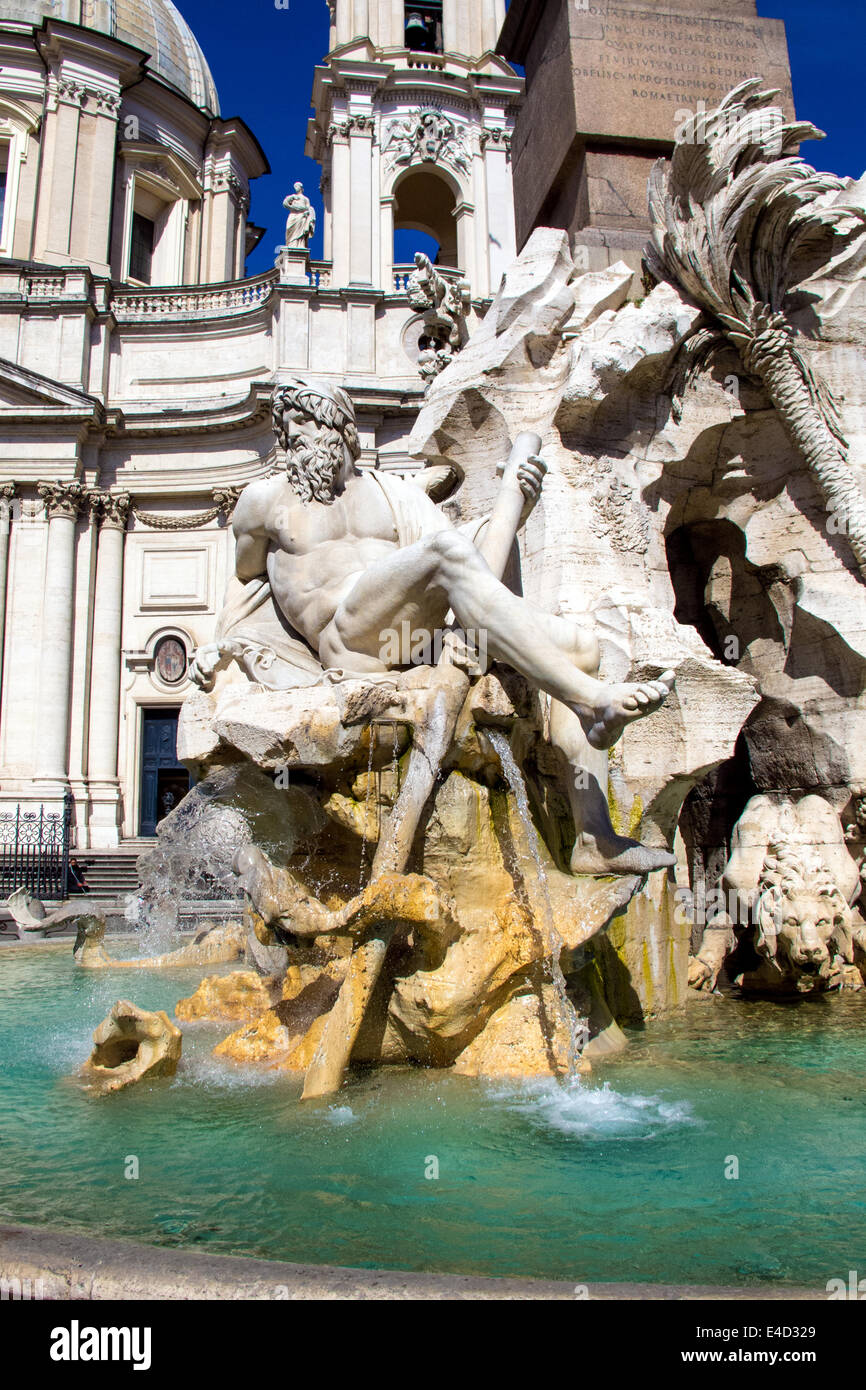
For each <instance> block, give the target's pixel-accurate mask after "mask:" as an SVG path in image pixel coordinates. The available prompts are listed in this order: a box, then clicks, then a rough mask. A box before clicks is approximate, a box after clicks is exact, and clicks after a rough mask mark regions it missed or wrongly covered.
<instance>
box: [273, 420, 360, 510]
mask: <svg viewBox="0 0 866 1390" xmlns="http://www.w3.org/2000/svg"><path fill="white" fill-rule="evenodd" d="M284 428H285V442H286V473H287V475H288V479H289V482H290V483H291V485H292V487H293V488H294V490H295V492H296V493H297V494H298V496H299V497H300V499H301V501H302V502H324V503H325V505H326V506H329V505H330V503H331V502H333V500H334V498H335V497H336V495H337V484H338V482H339V480H340V477H341V475H342V473H343V470H344V468H345V467H346V465H347V461H348V460H349V459H350V457H351V456H350V454H349V451H348V450H347V448H346V445H345V443H344V440H343V436H342V434H341V433H340V431H339V430H336V429H329V428H328V427H327V426H324V425H319V424H317V423H316V421H315V420H310V419H309V418H307V417H306V416H304V415H302V414H301V413H300V412H298V411H294V410H288V411H286V413H285V416H284Z"/></svg>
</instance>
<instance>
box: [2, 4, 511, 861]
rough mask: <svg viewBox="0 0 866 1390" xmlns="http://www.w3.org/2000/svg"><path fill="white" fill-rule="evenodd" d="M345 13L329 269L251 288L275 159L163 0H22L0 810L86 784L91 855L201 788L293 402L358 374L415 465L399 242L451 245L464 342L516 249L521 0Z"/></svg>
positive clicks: (415, 349)
mask: <svg viewBox="0 0 866 1390" xmlns="http://www.w3.org/2000/svg"><path fill="white" fill-rule="evenodd" d="M329 9H330V14H331V30H330V52H329V53H328V55H327V57H326V58H325V60H324V61H323V63H322V65H321V66H320V67H318V68H317V69H316V70H315V73H314V82H313V115H312V116H311V119H310V122H309V128H308V132H307V153H308V154H310V155H311V156H312V157H313V158H315V159H316V160H318V161H319V163H320V164H321V167H322V195H323V200H324V228H323V232H324V250H323V257H322V259H321V260H320V261H311V260H310V257H309V254H308V252H307V250H306V249H305V248H304V246H303V245H301V246H300V247H299V246H298V245H288V246H286V247H284V248H283V249H282V250H281V251H280V254H279V255H278V257H277V262H276V265H275V268H274V269H273V270H272V271H269V272H267V273H265V274H263V275H258V276H255V277H252V278H245V277H244V263H245V258H246V255H247V254H248V252H249V250H250V249H251V248H252V247H253V246H255V245H256V243H257V241H258V240H259V239H260V238H261V236H262V235H263V232H262V229H261V228H257V227H255V226H254V225H253V224H252V223H251V222H250V220H249V209H250V188H251V184H252V183H253V181H254V180H255V179H256V178H258V177H259V176H260V175H262V174H264V173H266V172H268V164H267V160H266V157H265V155H264V153H263V151H262V149H261V146H260V145H259V143H258V141H257V140H256V138H255V136H254V135H253V133H252V132H251V131H250V130H249V129H248V127H247V126H246V125H245V124H244V122H243V121H242V120H239V119H231V120H225V119H223V118H222V117H221V115H220V111H219V101H218V96H217V92H216V88H215V86H214V82H213V79H212V77H211V74H210V71H209V69H208V66H207V62H206V59H205V57H204V55H203V54H202V52H201V49H200V48H199V46H198V44H197V42H196V40H195V38H194V37H193V35H192V33H191V32H190V30H189V28H188V26H187V25H186V23H185V22H184V20H183V19H182V17H181V15H180V14H179V13H178V11H177V10H176V9H175V8H174V6H173V5H172V4H171V3H170V0H151V3H150V4H149V5H147V6H144V5H143V4H142V3H141V0H113V3H111V4H109V3H107V0H60V3H59V4H58V3H56V0H54V2H53V3H48V0H0V190H2V193H3V205H2V215H0V416H2V427H0V632H2V650H0V659H2V685H0V812H6V813H8V812H9V811H10V810H12V809H14V808H16V807H21V808H22V809H24V810H27V809H30V810H32V809H38V807H40V806H44V807H45V808H46V810H51V811H56V810H57V809H58V808H60V807H61V806H62V805H63V804H64V799H65V798H66V800H67V802H68V801H69V798H70V794H71V805H72V815H73V826H74V843H75V845H76V848H78V849H88V850H90V849H96V850H99V849H105V850H110V849H111V848H112V847H114V846H117V845H119V844H121V843H122V842H123V841H126V840H134V839H136V838H139V837H148V836H150V835H152V834H153V833H154V831H155V827H156V824H157V822H158V820H159V819H160V818H161V815H162V814H164V812H165V811H166V810H167V809H169V808H170V806H171V805H173V804H174V803H175V801H176V800H177V799H179V797H180V796H181V795H182V794H183V792H184V791H185V789H186V786H187V785H188V779H187V775H186V773H185V771H184V769H183V768H182V767H180V766H179V765H178V763H177V759H176V753H175V734H176V725H177V716H178V713H179V710H180V707H181V704H182V703H183V700H184V698H185V696H186V694H187V693H188V691H189V689H190V685H189V676H188V668H189V661H190V657H191V655H192V652H193V651H194V650H195V648H196V647H197V646H199V645H203V644H205V643H207V642H208V641H210V640H211V638H212V636H213V631H214V626H215V623H216V617H217V614H218V612H219V609H220V606H221V602H222V595H223V591H224V588H225V584H226V580H227V577H228V575H229V573H230V570H231V565H232V557H233V538H232V532H231V525H230V520H231V514H232V509H233V507H234V504H235V502H236V500H237V497H238V495H239V492H240V490H241V489H242V488H243V487H244V486H245V484H246V483H248V482H249V481H251V480H252V479H254V478H258V477H262V476H264V475H266V474H267V473H268V472H269V471H271V470H272V469H273V468H274V467H275V466H278V460H277V459H276V458H275V442H274V436H273V431H272V428H271V417H270V397H271V393H272V390H273V387H274V385H275V384H278V383H279V382H280V381H281V380H283V379H285V378H286V377H287V376H290V375H292V374H294V373H297V372H301V373H303V372H310V373H312V374H315V375H318V376H324V377H326V378H328V379H329V380H332V381H334V382H335V383H338V384H339V385H341V386H342V387H343V388H344V389H346V390H347V391H348V392H349V394H350V396H351V397H352V399H353V401H354V403H355V408H356V413H357V419H358V428H359V433H360V438H361V444H362V460H361V461H362V464H363V463H365V462H366V463H367V464H373V463H376V464H377V465H378V466H379V467H380V468H384V469H393V470H395V471H397V472H398V473H405V472H406V471H409V470H411V469H412V468H413V467H414V464H413V461H412V460H411V459H410V457H409V454H408V452H407V444H406V442H407V439H408V435H409V432H410V430H411V426H412V423H413V420H414V418H415V415H416V414H417V411H418V408H419V406H420V403H421V400H422V399H423V390H424V381H423V379H422V375H421V374H419V361H420V359H421V358H422V356H423V353H424V351H425V348H426V349H427V350H428V355H429V350H430V347H431V344H430V323H429V315H428V316H426V317H425V315H424V313H423V312H420V311H419V309H418V307H417V304H415V303H414V301H413V299H412V286H411V283H410V276H411V274H412V272H413V271H414V270H415V266H413V265H406V264H400V263H395V257H394V234H395V231H399V230H401V229H406V230H410V231H415V232H423V233H426V234H427V235H429V236H431V237H432V238H433V239H434V241H435V242H436V243H437V245H438V246H439V256H438V259H437V266H436V270H437V272H438V275H439V276H440V277H441V278H442V279H443V280H444V281H445V282H446V283H447V285H448V286H449V287H451V288H453V291H454V294H455V295H456V296H457V297H458V298H459V301H460V303H461V305H462V313H463V315H464V316H465V327H467V326H471V324H472V322H474V321H477V319H478V317H479V316H481V315H483V313H484V312H485V310H486V307H487V305H488V304H489V302H490V298H491V296H492V295H493V293H495V290H496V288H497V286H498V283H499V279H500V277H501V275H502V272H503V270H504V269H505V267H506V265H507V264H508V262H509V261H510V260H511V259H512V258H513V255H514V252H515V242H514V214H513V201H512V191H511V174H510V139H511V131H512V129H513V125H514V121H515V118H516V114H517V110H518V107H519V104H520V100H521V96H522V88H523V84H522V80H521V79H520V78H519V77H518V76H517V75H516V73H515V72H514V70H513V69H512V68H511V67H510V66H509V64H508V63H507V62H506V61H505V60H504V59H503V58H502V57H498V56H496V54H495V48H496V43H497V38H498V34H499V30H500V28H501V25H502V21H503V19H504V0H438V3H437V2H436V0H430V2H429V3H428V2H426V0H425V3H420V4H417V5H409V4H404V3H403V0H354V3H353V0H330V4H329ZM435 346H436V344H435V342H434V343H433V347H434V348H435Z"/></svg>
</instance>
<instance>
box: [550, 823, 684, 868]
mask: <svg viewBox="0 0 866 1390" xmlns="http://www.w3.org/2000/svg"><path fill="white" fill-rule="evenodd" d="M675 863H676V858H675V856H674V855H673V854H670V853H669V852H668V851H667V850H666V849H651V848H650V846H649V845H642V844H640V843H639V842H638V841H637V840H630V839H628V838H627V836H625V835H611V836H610V837H609V839H605V840H600V839H598V838H597V837H595V836H592V835H588V834H586V833H583V834H581V835H578V837H577V843H576V845H575V846H574V852H573V854H572V856H571V872H572V873H573V874H596V875H601V874H641V875H644V874H651V873H652V872H653V871H654V870H655V869H672V868H673V866H674V864H675Z"/></svg>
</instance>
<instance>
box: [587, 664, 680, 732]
mask: <svg viewBox="0 0 866 1390" xmlns="http://www.w3.org/2000/svg"><path fill="white" fill-rule="evenodd" d="M675 680H676V676H675V674H674V672H673V671H664V672H663V673H662V675H660V676H659V678H658V680H654V681H640V682H639V683H636V684H632V683H630V682H629V683H623V684H622V685H605V686H604V687H603V688H602V691H601V694H600V696H599V699H598V702H597V704H596V705H595V706H594V707H593V710H592V716H593V717H592V718H591V719H589V720H588V719H587V718H586V716H584V715H582V716H581V723H582V724H583V726H584V729H585V730H586V737H587V739H588V741H589V742H590V743H591V744H592V746H593V748H610V746H611V744H614V743H616V741H617V739H618V738H619V737H620V735H621V733H622V731H623V729H624V728H625V726H626V724H631V723H632V721H633V720H635V719H643V718H644V716H645V715H647V714H652V713H653V711H654V710H657V709H658V707H659V705H661V704H662V703H663V702H664V701H665V700H666V699H667V697H668V696H669V695H670V693H671V691H672V690H673V686H674V681H675Z"/></svg>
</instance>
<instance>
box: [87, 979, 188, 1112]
mask: <svg viewBox="0 0 866 1390" xmlns="http://www.w3.org/2000/svg"><path fill="white" fill-rule="evenodd" d="M93 1043H94V1047H93V1051H92V1052H91V1054H90V1056H89V1057H88V1059H87V1061H86V1062H85V1063H84V1065H83V1067H82V1068H81V1071H80V1073H79V1075H80V1077H81V1079H82V1081H83V1082H84V1083H85V1084H86V1085H87V1086H88V1087H89V1088H91V1089H92V1090H94V1091H98V1092H100V1093H103V1094H107V1093H108V1092H110V1091H120V1090H122V1089H123V1088H124V1087H126V1086H132V1085H134V1084H135V1083H136V1082H139V1081H155V1080H157V1079H159V1078H162V1077H167V1076H174V1074H175V1072H176V1071H177V1064H178V1062H179V1061H180V1051H181V1031H180V1029H179V1028H176V1027H175V1025H174V1024H173V1023H172V1022H171V1020H170V1019H169V1017H168V1015H167V1014H165V1013H163V1012H162V1011H159V1012H156V1013H150V1012H148V1010H147V1009H139V1008H138V1007H137V1005H135V1004H131V1003H130V1002H129V1000H128V999H118V1001H117V1003H116V1004H114V1005H113V1006H112V1009H111V1012H110V1013H109V1015H108V1017H107V1018H105V1019H103V1021H102V1022H101V1023H100V1025H99V1027H98V1028H97V1029H96V1030H95V1032H94V1034H93Z"/></svg>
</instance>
